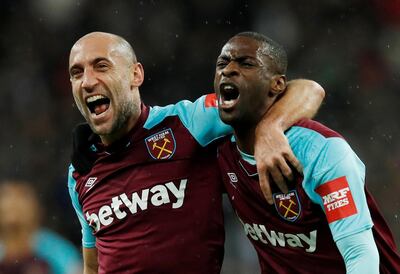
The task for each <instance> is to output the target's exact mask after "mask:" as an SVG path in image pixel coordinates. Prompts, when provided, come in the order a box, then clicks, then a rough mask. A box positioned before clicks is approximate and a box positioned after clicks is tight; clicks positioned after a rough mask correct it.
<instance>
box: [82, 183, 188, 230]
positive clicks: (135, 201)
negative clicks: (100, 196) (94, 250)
mask: <svg viewBox="0 0 400 274" xmlns="http://www.w3.org/2000/svg"><path fill="white" fill-rule="evenodd" d="M186 183H187V179H182V180H181V181H180V184H179V188H177V187H176V186H175V184H174V183H173V182H169V183H166V184H159V185H155V186H153V187H152V188H146V189H143V190H141V192H140V193H139V192H133V193H132V194H131V195H130V196H128V195H127V194H126V193H122V194H120V195H117V196H114V197H113V198H112V199H111V203H110V204H109V205H108V204H107V205H103V206H102V207H100V209H99V211H98V212H96V213H89V212H88V211H87V212H86V214H85V215H86V220H87V221H88V222H89V225H90V226H91V227H93V229H94V230H95V231H99V230H100V228H101V226H108V225H110V224H111V223H112V222H113V221H114V219H115V218H117V219H119V220H121V219H124V218H125V217H126V216H127V215H128V213H131V214H132V215H133V214H136V213H137V212H139V211H143V210H147V208H148V205H149V203H150V204H152V205H153V206H161V205H163V204H169V203H171V196H172V197H175V198H176V201H175V202H173V203H172V204H171V207H172V208H173V209H176V208H180V207H181V206H182V205H183V201H184V199H185V189H186ZM121 205H125V207H126V210H123V209H121Z"/></svg>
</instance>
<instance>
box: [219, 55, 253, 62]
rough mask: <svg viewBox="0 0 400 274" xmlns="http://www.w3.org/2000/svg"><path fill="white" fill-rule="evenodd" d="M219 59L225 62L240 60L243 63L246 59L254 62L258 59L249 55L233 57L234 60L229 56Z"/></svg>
mask: <svg viewBox="0 0 400 274" xmlns="http://www.w3.org/2000/svg"><path fill="white" fill-rule="evenodd" d="M218 59H224V60H231V59H232V60H239V61H243V60H246V59H253V60H257V58H255V57H254V56H249V55H243V56H236V57H233V58H231V57H229V56H228V55H225V54H224V55H220V56H219V57H218Z"/></svg>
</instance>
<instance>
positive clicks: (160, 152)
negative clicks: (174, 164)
mask: <svg viewBox="0 0 400 274" xmlns="http://www.w3.org/2000/svg"><path fill="white" fill-rule="evenodd" d="M163 140H164V144H163V145H162V146H159V145H157V143H153V150H154V149H156V148H158V149H159V150H160V151H159V152H158V155H157V159H160V157H161V154H162V153H163V152H164V151H165V152H167V153H169V154H171V153H172V151H171V150H169V149H167V148H165V146H166V145H167V144H168V143H171V141H170V140H168V139H167V138H164V139H163Z"/></svg>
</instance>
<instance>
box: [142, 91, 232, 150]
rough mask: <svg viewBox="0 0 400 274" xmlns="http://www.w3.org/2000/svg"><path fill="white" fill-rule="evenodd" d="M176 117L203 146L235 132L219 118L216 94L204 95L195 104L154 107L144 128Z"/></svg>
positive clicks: (181, 102) (189, 102)
mask: <svg viewBox="0 0 400 274" xmlns="http://www.w3.org/2000/svg"><path fill="white" fill-rule="evenodd" d="M175 115H177V116H178V117H179V119H180V120H181V122H182V123H183V125H184V126H185V127H186V128H187V129H188V130H189V132H190V133H191V134H192V136H193V137H194V138H195V139H196V141H197V142H198V143H199V144H200V145H202V146H206V145H208V144H209V143H211V142H212V141H214V140H215V139H218V138H220V137H222V136H225V135H227V134H230V133H232V132H233V130H232V128H231V127H230V126H228V125H226V124H224V123H223V122H222V121H221V119H220V118H219V114H218V108H217V97H216V95H215V94H214V93H213V94H208V95H203V96H201V97H200V98H198V99H197V100H196V101H195V102H191V101H188V100H183V101H180V102H178V103H176V104H172V105H168V106H165V107H159V106H155V107H152V108H151V109H150V113H149V117H148V119H147V121H146V123H145V125H144V127H145V128H147V129H149V128H152V127H154V126H155V125H157V124H159V123H161V122H162V121H163V120H164V119H165V118H166V117H168V116H175Z"/></svg>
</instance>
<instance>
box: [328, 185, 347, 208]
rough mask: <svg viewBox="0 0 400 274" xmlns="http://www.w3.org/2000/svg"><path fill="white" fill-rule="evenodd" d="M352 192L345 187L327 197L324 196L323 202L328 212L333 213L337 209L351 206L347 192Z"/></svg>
mask: <svg viewBox="0 0 400 274" xmlns="http://www.w3.org/2000/svg"><path fill="white" fill-rule="evenodd" d="M349 191H350V188H348V187H345V188H342V189H339V190H338V191H334V192H332V193H329V194H327V195H325V196H322V200H323V201H324V206H325V207H326V209H327V210H328V211H331V210H333V209H335V208H339V207H342V206H346V205H348V204H349V199H348V198H347V192H349Z"/></svg>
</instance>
